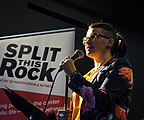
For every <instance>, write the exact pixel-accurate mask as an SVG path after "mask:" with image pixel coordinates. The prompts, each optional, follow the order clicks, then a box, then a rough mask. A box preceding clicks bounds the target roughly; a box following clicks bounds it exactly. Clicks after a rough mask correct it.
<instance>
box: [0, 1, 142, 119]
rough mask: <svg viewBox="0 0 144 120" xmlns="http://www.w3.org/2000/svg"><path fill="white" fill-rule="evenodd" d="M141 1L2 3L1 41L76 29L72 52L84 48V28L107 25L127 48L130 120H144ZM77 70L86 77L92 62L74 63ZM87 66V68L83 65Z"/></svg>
mask: <svg viewBox="0 0 144 120" xmlns="http://www.w3.org/2000/svg"><path fill="white" fill-rule="evenodd" d="M30 3H32V4H35V5H38V6H41V7H42V8H45V9H47V10H50V11H53V12H55V13H58V14H60V15H63V16H66V17H68V18H71V20H69V19H66V18H65V17H63V19H62V18H58V17H59V16H58V15H56V16H53V15H54V13H53V14H52V15H50V12H47V13H46V14H43V13H40V12H38V11H35V10H34V9H32V8H30V7H28V5H29V4H30ZM143 16H144V15H143V6H142V3H141V2H140V1H138V0H137V1H134V0H133V1H128V0H127V1H126V0H120V1H118V0H115V1H112V0H1V1H0V37H1V36H8V35H16V34H23V33H31V32H40V31H48V30H54V29H63V28H71V27H75V28H76V44H75V49H77V48H78V49H82V50H84V47H83V45H82V43H81V40H82V38H83V37H84V36H85V33H86V29H84V28H82V26H81V25H83V24H84V25H86V24H88V23H90V22H94V21H96V20H103V21H105V22H110V23H111V24H113V25H114V27H115V28H116V29H117V30H118V31H120V32H121V33H122V34H123V36H124V38H125V40H126V41H127V44H128V58H129V61H130V62H131V64H132V66H133V70H134V81H135V82H134V83H135V84H134V91H133V94H132V103H131V106H130V111H129V120H141V119H142V118H143V117H144V103H143V101H144V94H143V93H144V76H143V74H144V70H143V68H144V64H143V61H144V50H143V48H144V46H143V44H144V41H143V31H144V23H143V21H144V18H143ZM75 21H77V22H75ZM76 64H77V68H78V70H79V71H80V72H81V73H82V74H85V73H86V72H87V71H88V70H89V69H90V68H92V66H93V61H92V60H91V59H88V58H87V57H85V58H84V59H81V60H78V61H76ZM83 64H85V65H87V66H86V67H85V66H84V65H83Z"/></svg>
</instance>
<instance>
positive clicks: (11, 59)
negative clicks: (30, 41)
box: [0, 44, 61, 82]
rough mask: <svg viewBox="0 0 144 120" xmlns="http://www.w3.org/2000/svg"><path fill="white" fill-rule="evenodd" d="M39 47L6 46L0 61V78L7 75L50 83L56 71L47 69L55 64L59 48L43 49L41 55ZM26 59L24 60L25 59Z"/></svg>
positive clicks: (50, 68) (51, 68) (52, 68)
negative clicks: (45, 80)
mask: <svg viewBox="0 0 144 120" xmlns="http://www.w3.org/2000/svg"><path fill="white" fill-rule="evenodd" d="M40 47H41V46H31V45H18V44H8V45H7V46H6V52H5V53H4V55H3V56H4V57H3V59H2V61H1V67H0V76H4V74H7V76H8V77H16V78H19V79H20V78H25V77H27V78H29V80H33V81H34V80H39V81H44V79H45V78H46V79H47V81H48V82H52V81H53V78H52V74H51V73H52V72H53V71H54V70H55V69H56V68H54V67H49V64H50V63H52V62H55V61H56V59H57V55H58V54H59V53H60V52H61V48H56V47H44V48H43V51H42V52H41V54H38V53H40V52H39V49H40ZM25 58H26V59H25Z"/></svg>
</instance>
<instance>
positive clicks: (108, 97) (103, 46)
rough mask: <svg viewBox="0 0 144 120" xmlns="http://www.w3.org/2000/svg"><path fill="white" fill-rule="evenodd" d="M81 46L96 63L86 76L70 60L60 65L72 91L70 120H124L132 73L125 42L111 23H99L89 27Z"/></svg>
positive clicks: (129, 98)
mask: <svg viewBox="0 0 144 120" xmlns="http://www.w3.org/2000/svg"><path fill="white" fill-rule="evenodd" d="M83 44H84V46H85V51H86V55H87V56H88V57H89V58H92V59H93V60H94V61H95V67H94V68H93V69H92V70H90V71H89V72H88V73H87V74H86V75H85V76H82V75H81V74H80V73H79V72H78V71H77V69H76V67H75V64H74V61H73V60H72V59H71V58H70V57H67V58H65V59H64V60H63V61H62V62H61V63H60V67H62V68H63V70H64V71H65V73H66V74H67V75H68V76H69V77H70V82H69V88H70V89H71V90H73V91H74V93H73V113H72V119H73V120H127V114H128V108H129V104H130V100H131V92H132V88H133V74H132V68H131V65H130V63H129V62H128V60H127V59H126V58H125V55H126V43H125V41H124V39H123V38H122V37H121V36H120V35H119V34H117V33H116V31H115V30H114V28H113V27H112V26H111V25H110V24H108V23H103V22H98V23H93V24H91V25H90V26H89V28H88V31H87V34H86V37H84V39H83ZM87 65H88V64H86V66H87Z"/></svg>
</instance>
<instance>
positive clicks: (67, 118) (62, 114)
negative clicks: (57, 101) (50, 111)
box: [57, 75, 72, 120]
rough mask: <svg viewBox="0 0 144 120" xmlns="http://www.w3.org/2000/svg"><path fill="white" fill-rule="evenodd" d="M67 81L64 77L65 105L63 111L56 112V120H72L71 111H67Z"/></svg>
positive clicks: (67, 78)
mask: <svg viewBox="0 0 144 120" xmlns="http://www.w3.org/2000/svg"><path fill="white" fill-rule="evenodd" d="M68 81H69V77H68V76H67V75H66V85H65V104H64V109H61V110H59V111H58V115H57V116H58V120H72V119H71V114H72V110H70V109H68V108H67V107H68Z"/></svg>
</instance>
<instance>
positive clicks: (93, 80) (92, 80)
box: [90, 66, 105, 84]
mask: <svg viewBox="0 0 144 120" xmlns="http://www.w3.org/2000/svg"><path fill="white" fill-rule="evenodd" d="M104 68H105V66H101V68H100V69H99V70H98V71H97V72H96V73H95V74H94V75H93V77H92V78H91V80H90V82H91V83H92V84H93V83H94V82H95V81H96V76H97V75H98V74H99V73H100V72H101V71H102V70H103V69H104Z"/></svg>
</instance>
